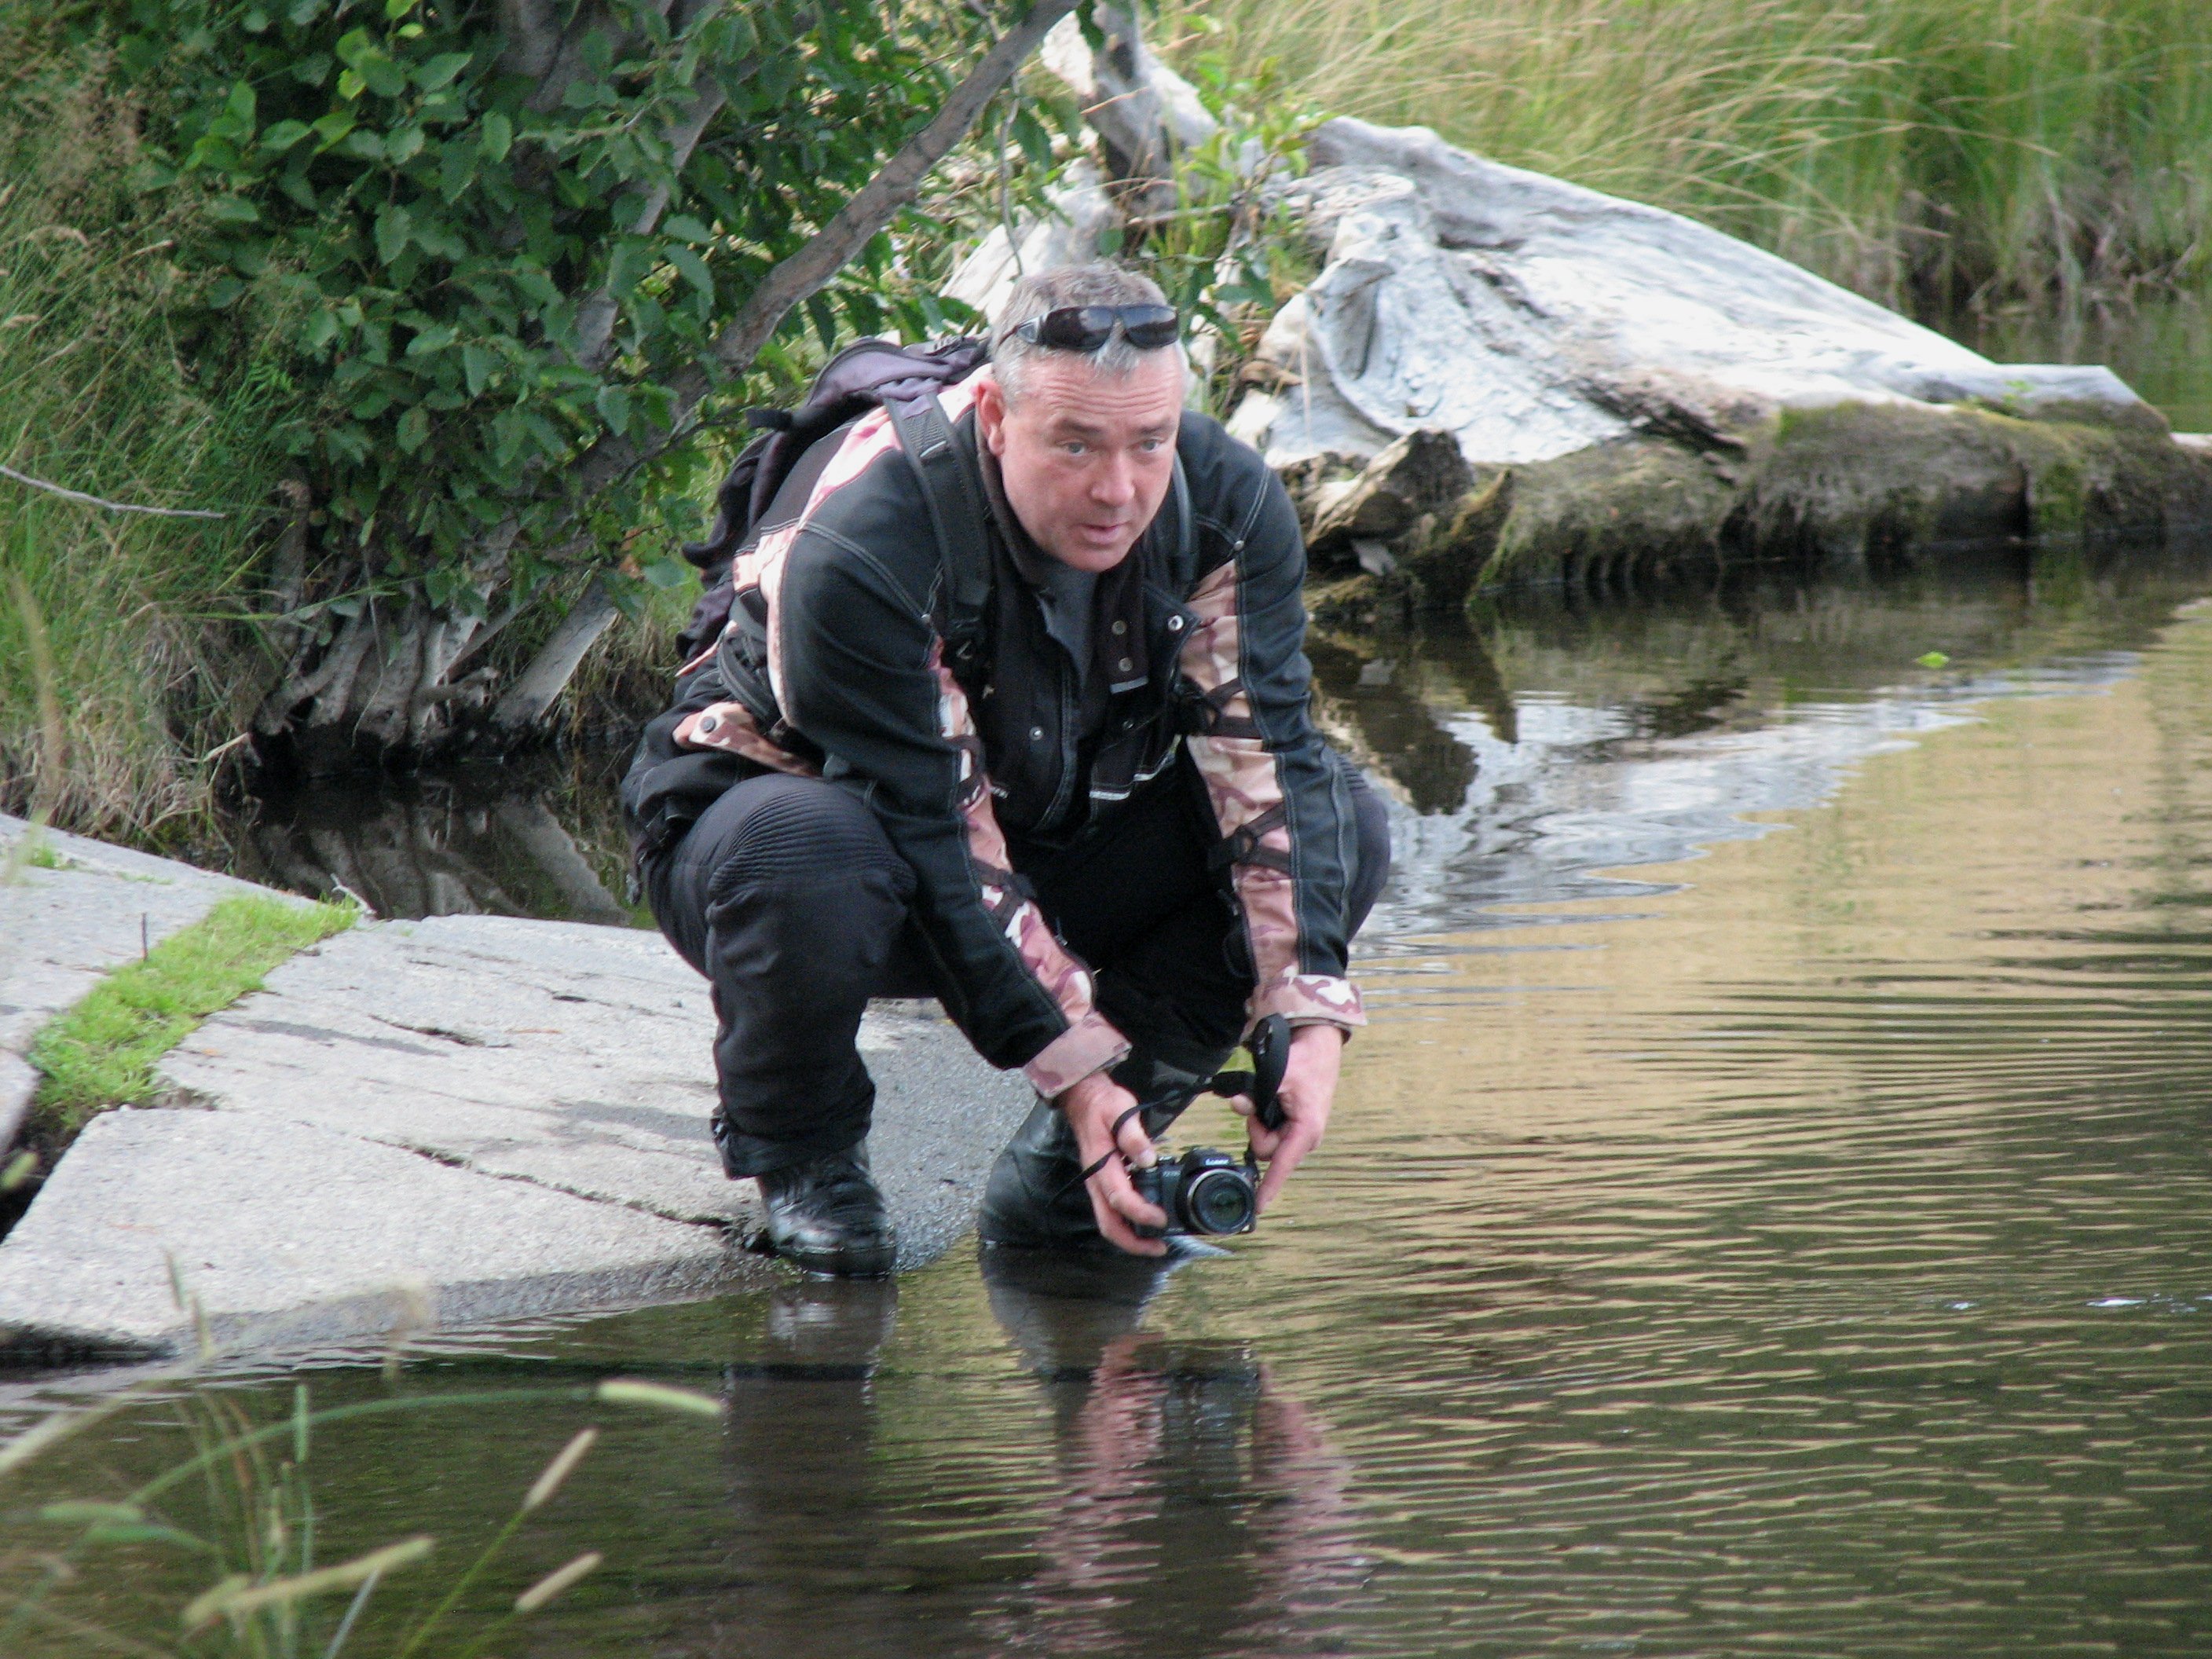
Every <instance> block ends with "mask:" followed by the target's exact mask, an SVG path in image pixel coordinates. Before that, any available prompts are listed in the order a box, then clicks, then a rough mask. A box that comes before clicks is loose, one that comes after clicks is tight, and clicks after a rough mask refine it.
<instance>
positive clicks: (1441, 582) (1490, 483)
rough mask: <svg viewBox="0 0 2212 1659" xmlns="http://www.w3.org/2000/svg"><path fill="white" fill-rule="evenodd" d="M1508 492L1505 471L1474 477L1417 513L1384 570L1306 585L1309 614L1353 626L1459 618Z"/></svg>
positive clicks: (1507, 505)
mask: <svg viewBox="0 0 2212 1659" xmlns="http://www.w3.org/2000/svg"><path fill="white" fill-rule="evenodd" d="M1513 490H1514V475H1513V473H1512V472H1511V471H1506V470H1499V471H1493V472H1492V473H1491V474H1490V475H1489V476H1488V477H1486V478H1482V479H1480V480H1478V482H1477V483H1475V485H1474V488H1473V489H1469V490H1468V491H1467V493H1466V494H1465V495H1462V496H1461V497H1460V498H1459V499H1458V500H1457V501H1452V502H1450V503H1449V504H1448V505H1446V506H1445V507H1443V509H1442V510H1441V511H1438V512H1434V513H1423V514H1421V516H1420V517H1419V519H1418V520H1416V521H1415V522H1414V523H1413V525H1412V526H1410V527H1408V528H1407V530H1406V531H1405V532H1402V533H1401V535H1400V536H1399V537H1398V538H1396V540H1395V543H1394V544H1392V547H1391V549H1390V561H1391V568H1389V569H1388V570H1383V571H1362V572H1360V573H1359V574H1344V573H1343V572H1342V571H1341V570H1338V571H1336V572H1333V573H1328V574H1320V575H1317V576H1316V578H1315V579H1314V580H1311V581H1310V582H1309V583H1308V585H1307V587H1306V608H1307V610H1308V611H1309V612H1310V614H1311V616H1312V617H1313V618H1314V620H1315V621H1316V622H1318V623H1322V624H1323V625H1324V626H1327V627H1333V628H1352V629H1368V628H1375V627H1379V626H1389V625H1394V624H1404V623H1412V622H1414V621H1416V620H1417V619H1419V618H1420V617H1425V616H1437V615H1453V614H1456V613H1457V612H1458V611H1459V610H1460V608H1461V606H1462V605H1464V604H1465V603H1466V601H1467V596H1468V591H1469V590H1470V588H1471V587H1472V586H1474V581H1475V579H1476V578H1477V577H1478V576H1479V575H1480V574H1481V573H1482V571H1483V570H1484V569H1485V568H1487V567H1488V565H1489V563H1490V562H1491V560H1492V557H1493V556H1495V554H1496V551H1497V547H1498V532H1500V531H1501V530H1502V529H1503V528H1504V524H1505V520H1506V519H1507V517H1508V516H1509V515H1510V512H1511V510H1512V506H1513Z"/></svg>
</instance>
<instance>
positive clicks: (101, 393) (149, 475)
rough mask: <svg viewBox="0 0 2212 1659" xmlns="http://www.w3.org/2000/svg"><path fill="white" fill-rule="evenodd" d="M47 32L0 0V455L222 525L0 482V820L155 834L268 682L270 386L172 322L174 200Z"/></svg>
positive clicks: (133, 138)
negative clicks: (265, 568)
mask: <svg viewBox="0 0 2212 1659" xmlns="http://www.w3.org/2000/svg"><path fill="white" fill-rule="evenodd" d="M61 27H62V25H61V24H60V23H59V22H58V21H56V20H55V18H54V16H53V10H52V9H50V8H47V7H45V6H38V5H33V4H30V3H27V0H0V463H4V464H6V465H9V466H10V467H12V468H14V469H15V470H16V471H21V472H26V473H28V474H30V475H32V476H33V477H39V478H43V479H46V480H49V481H51V482H52V483H57V484H60V485H63V486H65V487H68V488H71V489H79V490H82V491H86V492H88V493H90V494H92V495H99V496H101V497H104V498H106V499H107V500H110V501H125V502H131V503H137V504H143V505H148V506H155V507H201V508H210V509H214V510H217V511H224V512H228V513H229V514H230V515H231V516H230V517H228V519H225V520H179V519H161V518H153V517H148V516H145V515H142V514H136V513H133V514H122V513H109V512H105V511H102V510H100V509H99V508H96V507H88V506H84V505H82V504H79V503H76V502H72V501H64V500H62V499H60V498H58V497H57V496H54V495H48V494H45V493H43V492H40V491H38V490H35V489H31V488H29V487H27V486H26V485H23V484H21V483H16V482H15V481H14V480H12V479H6V478H0V810H7V811H16V812H24V811H29V810H31V808H32V807H33V805H34V804H35V805H37V806H38V807H39V808H40V809H41V810H43V811H44V812H45V813H46V815H47V816H48V817H50V818H51V820H52V822H53V823H56V824H58V825H60V826H63V827H65V828H69V829H77V830H82V831H85V832H87V833H93V834H100V835H107V836H122V837H126V838H130V839H135V840H139V841H148V840H157V839H159V837H160V836H161V834H162V832H163V831H164V829H165V828H167V829H175V828H179V827H182V826H180V825H179V823H178V820H179V819H191V818H193V817H197V816H200V815H203V814H204V812H205V811H206V809H207V807H208V805H209V803H210V784H211V782H212V781H214V780H215V778H216V775H217V773H218V772H219V769H220V768H221V766H222V764H223V763H224V762H225V759H226V757H224V756H219V755H214V756H211V755H210V751H211V750H216V749H217V748H218V747H219V746H220V745H221V744H223V743H224V742H225V741H226V740H228V738H231V737H232V736H233V735H234V733H236V732H240V731H241V730H243V729H244V720H245V718H246V715H247V714H249V713H250V711H251V709H252V706H253V703H254V701H255V698H256V696H257V694H258V690H259V688H260V687H261V686H262V685H264V684H266V683H267V679H268V665H267V659H266V653H264V652H263V651H262V650H261V648H260V647H259V645H258V639H257V636H256V634H255V632H254V629H253V627H252V623H251V621H250V620H249V619H250V618H251V617H252V614H253V613H254V612H255V611H257V610H258V609H260V608H262V607H263V605H264V602H265V601H264V595H263V593H262V592H261V590H262V589H263V588H264V586H265V585H266V581H265V576H264V574H263V572H262V569H261V566H262V565H263V563H264V561H265V557H266V554H267V550H268V549H269V546H270V539H271V538H270V530H271V528H272V525H273V523H274V520H273V518H272V513H271V508H270V503H271V501H272V499H273V495H272V492H273V490H274V489H275V486H276V483H277V482H278V479H279V477H280V476H281V472H282V465H283V457H281V456H280V455H278V454H276V453H274V448H273V446H272V445H271V443H270V441H269V438H268V434H269V432H270V428H271V426H272V424H273V422H272V420H271V418H270V417H271V415H272V413H273V411H275V410H276V409H277V407H278V406H279V405H280V404H282V403H283V400H284V399H285V398H286V397H287V396H288V392H287V390H286V387H285V386H284V385H283V382H282V378H281V376H278V375H276V374H274V372H273V370H272V369H271V368H270V367H269V366H268V365H266V364H264V363H262V362H257V360H256V357H255V355H254V353H253V351H252V349H251V338H252V328H251V326H250V325H247V324H245V323H243V322H241V323H239V324H235V325H234V324H229V323H221V322H216V323H211V324H210V323H207V322H204V321H203V322H198V323H192V322H189V321H188V319H191V318H193V317H195V316H199V317H201V318H203V319H204V318H205V317H206V315H207V313H199V312H197V311H196V309H195V303H194V302H195V301H197V298H198V296H199V293H200V287H199V284H200V283H202V282H203V281H204V278H197V277H192V276H188V275H187V274H186V272H185V270H184V269H183V268H182V267H181V266H180V265H179V264H176V263H174V262H173V255H174V254H175V253H176V252H177V250H178V248H179V246H180V245H185V244H188V243H189V241H190V240H191V237H192V236H193V235H195V234H198V233H197V230H196V228H195V226H194V223H193V222H192V210H191V204H190V203H189V202H185V203H182V204H176V203H167V204H156V200H155V198H152V197H143V196H140V195H138V194H137V193H136V192H134V191H132V190H131V187H130V180H131V173H132V167H133V164H134V161H135V157H136V155H137V142H138V141H137V129H138V119H139V118H138V112H137V111H136V110H135V109H133V108H131V106H128V105H126V104H124V103H120V102H118V101H117V100H115V99H113V98H112V97H111V96H109V95H108V94H106V92H105V91H104V90H103V88H104V85H105V80H104V72H103V64H102V60H101V59H100V55H99V53H98V52H97V51H96V50H93V49H90V48H80V47H71V46H68V45H67V44H66V43H65V42H64V40H62V39H61V33H60V31H61ZM188 328H197V329H199V330H200V332H199V333H197V334H194V333H191V332H189V331H187V330H188ZM227 331H228V332H227ZM241 341H245V342H246V346H245V347H244V348H243V349H241V345H240V342H241ZM40 635H43V636H44V644H45V647H46V655H47V656H48V658H49V661H48V662H47V663H46V664H42V663H41V661H40V657H41V651H40ZM42 679H44V680H45V681H46V684H45V685H44V686H43V688H42V686H41V684H40V681H41V680H42ZM42 689H43V690H45V691H46V692H47V693H48V694H50V695H49V700H48V702H47V703H46V708H45V709H44V710H42V709H41V707H40V693H41V690H42ZM49 717H51V718H49ZM239 757H240V756H239V751H238V750H230V751H228V757H227V758H228V759H229V760H231V761H235V760H236V759H238V758H239Z"/></svg>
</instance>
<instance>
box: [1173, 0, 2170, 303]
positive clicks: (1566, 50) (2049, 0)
mask: <svg viewBox="0 0 2212 1659" xmlns="http://www.w3.org/2000/svg"><path fill="white" fill-rule="evenodd" d="M1159 27H1160V31H1161V33H1162V37H1163V38H1164V39H1166V40H1180V41H1182V43H1183V44H1182V46H1181V48H1180V49H1181V50H1182V52H1185V53H1195V52H1224V53H1225V54H1226V56H1227V57H1228V58H1229V59H1230V61H1231V64H1233V65H1234V66H1235V67H1236V68H1237V70H1238V71H1239V72H1246V73H1249V72H1250V70H1252V68H1253V67H1254V66H1255V65H1256V64H1259V63H1260V62H1261V61H1262V60H1264V59H1267V58H1276V59H1278V60H1279V64H1280V67H1281V69H1282V70H1283V71H1284V72H1285V76H1286V78H1287V81H1288V82H1289V84H1290V85H1291V87H1292V88H1295V89H1296V90H1297V93H1298V94H1300V95H1302V96H1304V98H1306V99H1307V100H1310V101H1311V102H1313V103H1316V104H1317V105H1319V106H1322V107H1325V108H1328V109H1331V110H1334V111H1336V112H1340V113H1344V114H1351V115H1358V116H1362V117H1365V118H1369V119H1370V120H1376V121H1383V122H1389V123H1398V124H1404V123H1420V124H1422V125H1428V126H1432V127H1434V128H1436V129H1437V131H1439V132H1441V133H1442V134H1443V136H1444V137H1446V138H1448V139H1449V140H1451V141H1452V142H1453V143H1459V144H1463V145H1466V146H1468V147H1469V148H1471V149H1476V150H1479V151H1480V152H1482V153H1483V154H1485V155H1490V156H1492V157H1495V158H1496V159H1498V160H1499V161H1508V162H1511V163H1514V164H1516V165H1517V166H1522V167H1533V168H1535V169H1537V170H1539V171H1541V172H1544V173H1555V174H1557V175H1559V176H1560V177H1563V178H1566V179H1573V180H1575V181H1576V182H1577V183H1580V184H1585V185H1592V186H1594V187H1595V188H1597V189H1600V190H1605V191H1613V192H1615V193H1617V194H1620V195H1623V196H1627V197H1634V198H1635V199H1637V200H1639V201H1646V202H1653V203H1656V204H1660V205H1662V206H1664V207H1669V208H1673V209H1675V210H1679V211H1681V212H1685V213H1688V214H1691V215H1692V216H1696V217H1698V218H1700V219H1703V220H1705V221H1706V222H1710V223H1712V224H1715V225H1717V226H1719V227H1720V228H1723V229H1725V230H1728V231H1730V232H1732V233H1734V234H1738V235H1741V236H1744V237H1747V239H1749V240H1753V241H1755V242H1758V243H1759V244H1760V245H1762V246H1766V247H1770V248H1772V249H1774V250H1775V251H1776V252H1780V253H1782V254H1784V255H1785V256H1786V257H1788V258H1792V259H1795V260H1797V261H1799V262H1801V263H1802V264H1807V265H1809V266H1811V267H1812V268H1814V270H1819V271H1820V272H1822V273H1823V274H1824V275H1826V276H1832V277H1833V278H1835V279H1837V280H1838V281H1840V282H1843V283H1846V284H1848V285H1849V286H1850V287H1853V288H1855V289H1858V290H1859V291H1860V292H1862V293H1863V294H1866V295H1869V296H1871V297H1873V298H1875V299H1877V300H1880V301H1884V302H1885V303H1888V304H1892V305H1899V306H1902V307H1906V308H1909V309H1915V310H1918V311H1921V312H1923V313H1925V312H1928V311H1930V310H1936V309H1947V308H1950V307H1957V306H1960V305H1962V304H1966V303H1971V302H1976V301H1978V302H1979V303H1981V304H1983V305H1984V306H1989V305H2000V304H2003V303H2006V302H2008V301H2034V302H2042V303H2048V302H2050V301H2053V300H2067V301H2081V300H2087V299H2093V298H2104V299H2110V298H2112V297H2115V296H2121V295H2125V294H2126V293H2127V292H2128V291H2129V290H2130V289H2131V287H2133V286H2134V285H2136V284H2138V283H2142V282H2145V281H2149V282H2153V283H2176V284H2181V285H2196V284H2197V283H2202V282H2203V280H2204V279H2205V278H2206V277H2207V276H2212V247H2208V246H2207V244H2206V240H2205V236H2204V227H2205V225H2206V223H2207V220H2208V214H2212V6H2207V5H2205V4H2203V0H1871V3H1869V0H1860V3H1856V4H1854V3H1843V4H1835V5H1829V4H1821V3H1814V0H1437V3H1434V4H1431V5H1428V6H1420V7H1407V6H1403V5H1398V4H1386V3H1383V0H1206V3H1204V4H1202V5H1201V4H1196V3H1183V4H1179V5H1178V4H1173V3H1171V4H1170V6H1169V7H1168V9H1167V11H1166V14H1165V15H1164V16H1163V18H1162V20H1161V22H1160V25H1159Z"/></svg>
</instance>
